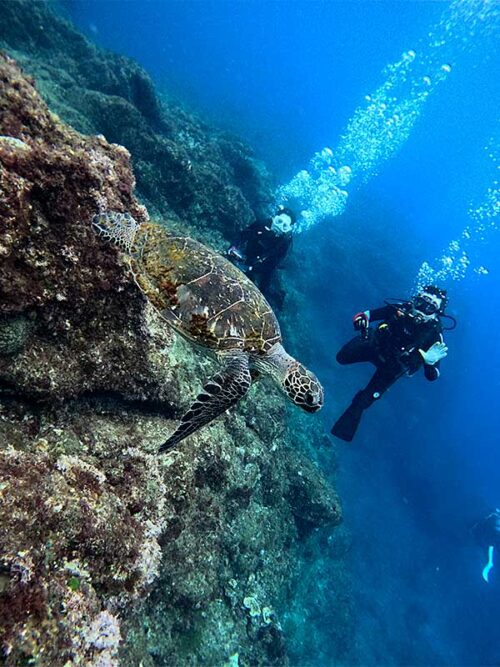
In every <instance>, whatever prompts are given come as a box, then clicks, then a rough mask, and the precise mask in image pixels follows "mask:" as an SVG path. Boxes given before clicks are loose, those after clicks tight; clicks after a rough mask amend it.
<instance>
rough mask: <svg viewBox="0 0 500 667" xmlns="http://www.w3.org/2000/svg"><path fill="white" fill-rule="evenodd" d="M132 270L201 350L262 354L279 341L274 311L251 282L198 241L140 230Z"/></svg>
mask: <svg viewBox="0 0 500 667" xmlns="http://www.w3.org/2000/svg"><path fill="white" fill-rule="evenodd" d="M131 266H132V271H133V273H134V276H135V280H136V282H137V284H138V285H139V287H140V288H141V290H142V291H143V292H144V294H145V295H146V296H147V297H148V299H149V300H150V301H151V303H152V304H153V305H154V306H155V308H156V309H157V310H158V311H159V313H160V314H161V315H162V316H163V317H164V318H165V319H166V320H167V321H168V322H169V323H170V324H171V325H172V326H173V327H174V328H175V329H176V330H177V331H178V332H179V333H180V334H181V335H183V336H184V337H186V338H188V339H189V340H191V341H193V342H195V343H197V344H198V345H201V346H203V347H207V348H210V349H212V350H214V351H220V352H223V351H230V350H242V351H245V352H248V353H250V354H254V355H262V354H265V353H266V352H267V351H268V350H270V349H271V348H272V347H273V345H275V344H276V343H280V342H281V333H280V328H279V324H278V321H277V319H276V317H275V315H274V313H273V311H272V309H271V306H270V305H269V304H268V302H267V301H266V299H265V298H264V296H263V295H262V294H261V292H260V291H259V290H258V289H257V288H256V287H255V285H254V284H253V283H252V281H251V280H249V279H248V278H247V277H246V276H245V275H244V274H243V273H242V272H241V271H240V270H239V269H237V268H236V267H235V266H233V264H231V262H229V261H228V260H227V259H225V258H224V257H222V256H221V255H219V254H217V253H216V252H214V251H213V250H210V249H209V248H207V247H206V246H204V245H202V244H201V243H199V242H198V241H195V240H194V239H191V238H188V237H177V236H170V235H169V234H168V233H167V232H166V230H165V229H163V228H162V227H159V226H158V225H152V224H147V225H141V227H140V228H139V229H138V231H137V234H136V237H135V243H134V248H133V252H132V253H131Z"/></svg>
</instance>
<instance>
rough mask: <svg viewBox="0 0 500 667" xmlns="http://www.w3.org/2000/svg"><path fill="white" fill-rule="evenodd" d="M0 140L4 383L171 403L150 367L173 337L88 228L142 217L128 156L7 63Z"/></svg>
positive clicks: (3, 61) (0, 91)
mask: <svg viewBox="0 0 500 667" xmlns="http://www.w3.org/2000/svg"><path fill="white" fill-rule="evenodd" d="M0 133H1V135H2V138H1V139H0V183H1V196H0V218H1V220H2V234H1V236H0V382H1V381H2V380H3V381H4V382H5V383H7V384H9V385H12V384H14V385H15V386H16V387H17V389H18V391H20V392H24V393H26V394H27V395H30V396H32V397H40V398H54V397H58V398H67V397H68V396H74V395H77V394H79V393H82V392H85V391H97V390H100V391H113V390H116V391H122V392H125V393H127V392H128V393H129V394H136V395H139V396H147V395H148V394H150V393H151V392H152V391H153V390H152V387H153V386H154V387H155V392H156V393H158V386H159V385H160V384H161V385H162V386H163V395H164V397H165V398H168V391H169V390H168V387H169V386H170V387H171V388H172V389H175V388H176V384H175V381H173V380H172V378H171V375H167V374H165V372H163V376H162V377H159V376H158V372H159V371H158V369H160V368H161V365H160V364H156V363H155V362H154V361H153V360H152V356H154V355H155V353H156V352H155V351H158V350H159V349H161V345H162V344H165V343H168V342H169V341H170V340H171V337H170V334H169V332H168V330H166V329H165V328H163V327H161V328H159V329H157V331H156V332H155V331H154V330H153V329H152V328H151V327H149V326H148V325H147V322H146V319H145V318H146V316H145V310H144V303H143V299H142V297H141V296H140V294H139V293H138V291H137V290H136V289H135V287H134V286H133V284H132V283H131V281H130V280H129V278H128V276H127V272H126V270H125V269H124V266H123V264H122V263H121V262H120V260H119V258H118V255H117V253H115V252H114V251H113V250H112V249H109V248H106V247H105V246H104V245H103V244H102V243H101V241H100V240H99V239H97V238H96V236H95V234H94V232H93V231H92V229H91V226H90V225H89V220H90V218H91V217H92V215H93V214H95V212H96V211H98V210H100V209H103V208H108V207H114V208H117V209H122V210H123V209H126V210H129V211H131V212H133V213H134V215H136V216H137V217H138V219H139V220H144V219H145V218H146V215H147V214H146V211H145V209H144V207H142V206H141V205H140V204H139V203H138V202H137V200H136V199H135V198H134V195H133V188H134V177H133V174H132V171H131V167H130V159H129V154H128V152H127V151H126V150H125V149H124V148H123V147H121V146H116V145H111V144H108V143H107V142H106V141H105V140H104V139H103V138H102V137H84V136H83V135H81V134H79V133H78V132H76V131H74V130H73V129H71V128H70V127H68V126H67V125H65V124H64V123H62V122H60V121H59V120H58V119H57V117H55V116H54V115H53V114H51V113H50V111H49V110H48V109H47V107H46V105H45V104H44V103H43V101H42V100H41V98H40V97H39V95H38V94H37V92H36V90H35V88H34V86H33V83H32V82H31V81H30V80H29V79H28V78H26V77H25V76H23V74H22V73H21V71H20V70H19V68H18V67H17V65H16V64H15V63H14V62H13V61H12V60H11V59H9V58H8V57H5V56H2V57H1V58H0ZM6 137H8V140H7V139H6ZM26 146H29V149H27V148H26ZM151 317H154V316H153V315H151ZM133 330H135V331H136V332H138V333H132V331H133ZM155 342H156V343H158V345H155ZM14 352H17V353H19V354H14ZM158 353H159V352H158Z"/></svg>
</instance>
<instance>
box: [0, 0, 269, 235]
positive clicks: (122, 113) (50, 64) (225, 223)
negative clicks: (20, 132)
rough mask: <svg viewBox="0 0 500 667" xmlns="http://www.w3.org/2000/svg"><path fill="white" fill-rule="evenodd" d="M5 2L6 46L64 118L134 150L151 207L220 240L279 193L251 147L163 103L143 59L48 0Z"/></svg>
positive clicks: (2, 36) (1, 33) (0, 24)
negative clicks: (102, 39) (78, 24)
mask: <svg viewBox="0 0 500 667" xmlns="http://www.w3.org/2000/svg"><path fill="white" fill-rule="evenodd" d="M0 8H1V12H2V20H1V21H0V48H4V49H6V50H7V51H8V53H9V54H10V55H11V56H13V57H15V59H16V60H17V61H18V62H19V64H21V65H22V66H23V67H24V68H25V69H26V71H28V72H30V74H32V75H33V76H34V77H35V78H36V80H37V87H38V90H39V92H40V94H41V95H42V97H43V98H44V99H45V101H46V102H47V103H48V105H49V107H50V109H51V110H52V111H53V112H55V113H57V114H58V115H59V116H60V117H61V118H62V119H63V120H65V121H66V122H67V123H69V124H70V125H71V126H72V127H74V128H75V129H77V130H79V131H80V132H83V133H85V134H103V135H105V137H106V139H107V140H108V141H110V142H112V143H117V144H120V145H122V146H124V147H125V148H127V149H128V150H129V151H130V153H131V155H132V163H133V168H134V173H135V176H136V178H137V188H138V193H139V195H140V197H141V198H142V200H143V201H144V203H146V204H147V205H148V208H149V209H150V211H151V213H154V212H158V213H161V214H162V215H163V216H166V217H168V218H169V219H170V221H171V224H174V223H175V222H177V223H178V224H179V225H181V226H182V228H183V229H184V230H186V229H188V230H189V232H190V233H191V234H193V235H195V236H196V237H197V238H199V240H209V241H211V242H212V245H215V244H221V243H223V242H222V238H221V237H224V236H225V237H226V238H227V237H232V236H234V234H235V232H236V231H237V230H238V229H241V228H243V227H245V226H246V225H247V224H248V223H249V222H251V221H253V219H254V217H255V215H261V214H262V213H263V211H264V209H265V207H266V206H267V205H268V204H269V203H270V202H271V201H272V189H271V187H270V178H269V174H268V173H267V171H266V169H265V167H264V165H263V164H262V163H260V162H259V161H257V160H256V159H255V158H254V156H253V155H252V151H251V150H250V149H249V148H248V147H247V146H246V145H245V144H243V143H242V142H241V141H240V140H239V139H238V138H236V137H234V136H232V135H229V134H228V133H224V132H220V131H219V132H218V131H216V130H214V129H212V128H210V127H208V126H207V125H206V124H204V123H203V122H202V121H201V120H200V119H199V118H198V117H196V116H195V115H194V114H190V113H189V112H188V111H186V110H185V109H183V108H182V107H181V106H180V105H177V104H173V103H165V102H160V100H159V98H158V96H157V94H156V92H155V89H154V86H153V83H152V81H151V79H150V78H149V76H148V75H147V73H146V72H145V71H144V70H143V69H142V68H140V67H139V66H138V65H137V64H136V63H135V62H134V61H132V60H130V59H129V58H125V57H124V56H119V55H115V54H112V53H109V52H104V51H102V50H101V49H98V48H97V47H95V46H94V45H93V44H92V43H91V42H89V41H88V40H87V39H86V38H85V37H83V36H82V35H80V34H79V33H78V32H77V31H76V30H75V29H74V28H73V27H72V25H71V24H70V23H68V22H67V21H65V20H63V19H62V18H60V17H59V16H57V15H56V14H53V13H52V12H51V11H50V8H49V5H48V3H46V2H43V1H41V0H13V1H11V0H2V2H0Z"/></svg>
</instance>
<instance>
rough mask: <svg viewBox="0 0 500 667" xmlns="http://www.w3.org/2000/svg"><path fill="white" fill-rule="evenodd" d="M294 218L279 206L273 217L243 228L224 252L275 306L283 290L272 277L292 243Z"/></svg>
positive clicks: (287, 209)
mask: <svg viewBox="0 0 500 667" xmlns="http://www.w3.org/2000/svg"><path fill="white" fill-rule="evenodd" d="M295 219H296V218H295V214H294V213H293V211H291V210H290V209H289V208H285V207H284V206H280V207H279V208H278V210H277V211H276V213H275V214H274V216H273V217H272V218H269V219H268V220H261V221H258V222H254V223H253V224H252V225H250V226H249V227H247V229H245V230H243V231H242V232H241V234H240V235H239V237H238V239H237V240H236V241H235V242H234V243H233V245H232V246H231V247H230V248H229V250H228V252H227V256H228V258H229V259H230V260H231V261H232V262H233V264H235V266H237V267H238V268H239V269H241V270H242V271H243V273H245V274H246V275H247V276H248V277H249V278H250V280H252V281H253V282H254V283H255V284H256V285H257V287H258V288H259V289H260V291H261V292H262V293H263V294H264V296H265V297H266V298H268V299H270V300H271V301H272V302H273V303H274V304H275V305H276V306H277V307H278V308H281V306H282V305H283V299H284V292H283V291H282V290H280V289H279V288H277V287H276V286H275V285H274V286H271V280H272V278H273V274H274V272H275V270H276V269H277V268H278V266H279V264H280V263H281V262H282V261H283V260H284V259H285V257H286V256H287V254H288V252H289V250H290V248H291V246H292V230H293V225H294V224H295Z"/></svg>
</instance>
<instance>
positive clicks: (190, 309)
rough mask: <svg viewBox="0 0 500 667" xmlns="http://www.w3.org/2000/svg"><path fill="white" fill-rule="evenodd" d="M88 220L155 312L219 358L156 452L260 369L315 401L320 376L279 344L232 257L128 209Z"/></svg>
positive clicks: (303, 403)
mask: <svg viewBox="0 0 500 667" xmlns="http://www.w3.org/2000/svg"><path fill="white" fill-rule="evenodd" d="M93 225H94V227H95V228H96V229H97V230H98V232H99V233H100V234H101V235H103V236H104V237H106V238H107V239H109V240H110V241H112V242H113V243H114V244H116V245H117V246H118V247H119V248H120V249H121V250H122V251H124V252H125V253H126V254H127V256H128V257H129V261H130V266H131V269H132V272H133V275H134V278H135V281H136V283H137V285H138V286H139V287H140V289H141V290H142V291H143V292H144V294H145V295H146V296H147V297H148V299H149V300H150V302H151V303H152V304H153V306H154V307H155V308H156V310H157V311H158V312H159V313H160V315H161V316H162V317H163V318H164V319H165V320H166V321H167V322H168V323H169V324H170V325H171V326H172V327H173V328H174V329H175V330H176V331H177V332H178V333H179V334H181V335H182V336H183V337H184V338H186V339H188V340H189V341H190V342H192V343H194V344H195V345H197V346H199V347H201V348H203V349H204V350H205V351H207V352H210V353H212V355H213V356H215V357H216V358H217V359H218V360H219V361H220V362H222V363H223V364H224V368H223V369H222V370H221V371H219V372H218V373H216V374H215V375H214V376H213V377H212V378H210V380H208V382H206V384H205V385H204V387H203V390H202V392H201V393H200V394H199V396H198V397H197V398H196V400H195V401H194V403H193V404H192V405H191V407H190V408H189V410H188V411H187V412H186V413H185V415H184V416H183V417H182V418H181V421H180V424H179V426H178V427H177V429H176V430H175V431H174V433H173V434H172V435H171V436H170V437H169V438H168V440H167V441H166V442H165V443H164V444H163V445H162V446H161V447H160V450H159V451H160V452H165V451H167V450H168V449H170V448H171V447H174V446H175V445H177V443H179V442H180V441H181V440H183V439H184V438H185V437H187V436H188V435H191V434H192V433H193V432H194V431H196V430H198V429H199V428H200V427H202V426H204V425H205V424H208V423H209V422H211V421H212V420H213V419H215V417H217V416H218V415H220V414H222V413H223V412H225V410H227V409H228V408H230V407H232V406H233V405H235V404H236V403H237V402H238V401H239V400H240V398H242V397H243V396H244V395H245V393H246V392H247V391H248V389H249V387H250V385H251V384H252V381H253V380H254V379H256V378H257V377H258V376H259V375H260V374H263V375H269V376H271V377H272V378H273V380H274V381H275V382H276V384H277V385H278V386H279V387H280V389H281V390H282V391H283V392H284V393H285V395H286V396H287V397H288V398H289V399H290V400H291V401H293V403H295V404H296V405H298V406H300V407H301V408H302V409H304V410H305V411H306V412H316V411H317V410H319V409H320V408H321V406H322V405H323V388H322V387H321V384H320V383H319V381H318V380H317V378H316V376H315V375H314V374H313V373H311V372H310V371H308V370H307V369H306V368H304V366H302V364H300V363H299V362H298V361H296V360H295V359H294V358H293V357H291V356H290V355H289V354H287V353H286V352H285V350H284V348H283V346H282V344H281V333H280V327H279V324H278V321H277V319H276V316H275V315H274V313H273V311H272V309H271V306H270V305H269V304H268V302H267V301H266V299H265V298H264V296H263V295H262V294H261V292H260V291H259V290H258V289H257V287H256V286H255V285H254V284H253V283H252V282H251V281H250V280H249V279H248V278H247V277H246V276H245V275H244V274H243V273H242V272H241V271H240V270H239V269H237V268H236V267H235V266H233V264H231V262H229V261H228V260H227V259H225V258H224V257H222V256H221V255H219V254H217V253H216V252H215V251H213V250H211V249H209V248H207V247H206V246H204V245H203V244H202V243H199V242H198V241H195V240H193V239H191V238H189V237H179V236H173V235H170V234H169V233H168V232H167V231H166V230H165V229H164V228H163V227H161V226H159V225H155V224H151V223H148V224H142V225H139V224H138V223H137V222H136V221H135V220H134V218H133V217H132V216H131V215H130V214H128V213H116V212H104V213H100V214H98V215H96V216H95V217H94V218H93Z"/></svg>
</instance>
